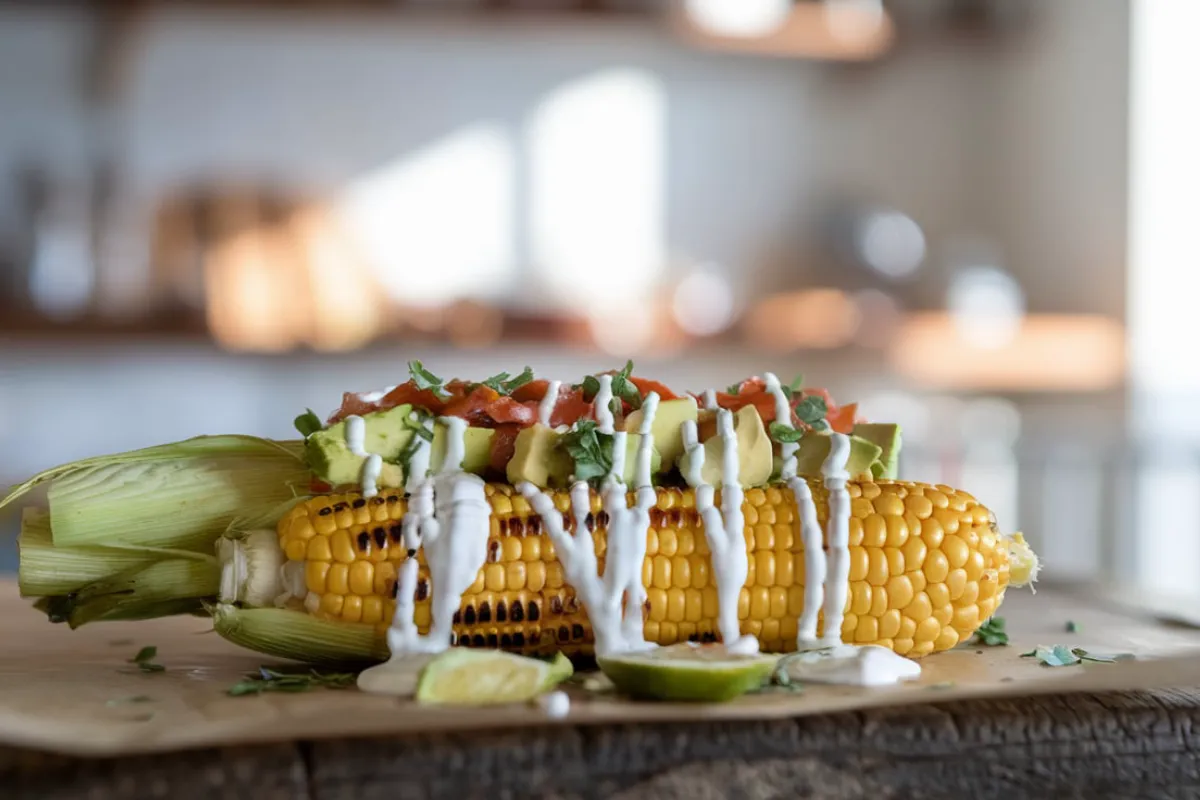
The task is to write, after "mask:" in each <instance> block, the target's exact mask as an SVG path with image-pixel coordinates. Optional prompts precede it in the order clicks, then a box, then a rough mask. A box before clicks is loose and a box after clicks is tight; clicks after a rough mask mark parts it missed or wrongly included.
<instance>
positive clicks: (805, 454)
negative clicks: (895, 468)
mask: <svg viewBox="0 0 1200 800" xmlns="http://www.w3.org/2000/svg"><path fill="white" fill-rule="evenodd" d="M831 447H832V444H831V437H830V435H829V434H827V433H809V434H806V435H805V436H804V438H803V439H801V440H800V449H799V450H797V451H796V472H797V474H800V475H811V476H819V475H820V474H821V467H822V466H823V465H824V464H825V459H827V458H829V451H830V448H831ZM882 452H883V448H881V447H880V446H879V445H877V444H872V443H871V442H868V441H867V440H866V439H863V438H862V437H859V436H851V437H850V457H849V458H848V459H847V461H846V472H848V473H850V477H852V478H854V477H857V476H859V475H864V474H869V473H871V465H872V464H874V463H875V462H877V461H878V460H879V454H880V453H882Z"/></svg>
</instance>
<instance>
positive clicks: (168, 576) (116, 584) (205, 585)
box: [46, 558, 221, 628]
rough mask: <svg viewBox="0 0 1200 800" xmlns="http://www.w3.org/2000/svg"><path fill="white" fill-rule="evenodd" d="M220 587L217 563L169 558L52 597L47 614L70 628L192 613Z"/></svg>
mask: <svg viewBox="0 0 1200 800" xmlns="http://www.w3.org/2000/svg"><path fill="white" fill-rule="evenodd" d="M220 585H221V570H220V568H219V567H218V565H217V563H216V559H215V558H213V559H191V558H169V559H166V560H163V561H156V562H153V563H151V564H148V565H139V566H136V567H133V568H131V569H127V570H124V571H122V572H117V573H114V574H113V575H110V576H108V577H106V578H102V579H100V580H98V581H93V582H91V583H89V584H87V585H85V586H83V587H81V588H79V589H77V590H75V591H73V592H70V593H68V594H66V595H58V596H55V599H54V601H53V602H52V603H51V604H50V605H49V606H48V607H47V609H46V613H47V615H48V616H50V617H51V618H52V619H58V620H61V621H63V622H66V623H67V624H68V625H70V626H71V627H72V628H78V627H79V626H80V625H86V624H87V623H89V622H99V621H100V620H110V621H111V620H117V619H124V620H128V619H150V618H152V617H154V616H163V615H164V613H163V612H164V611H170V612H171V613H173V614H183V613H191V612H193V611H196V610H199V609H201V608H203V600H204V599H205V598H209V597H215V596H216V594H217V591H218V589H219V588H220Z"/></svg>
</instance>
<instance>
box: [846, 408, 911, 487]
mask: <svg viewBox="0 0 1200 800" xmlns="http://www.w3.org/2000/svg"><path fill="white" fill-rule="evenodd" d="M854 435H855V436H858V437H861V438H863V439H866V440H867V441H868V442H871V443H872V444H875V445H878V446H879V447H880V449H881V450H882V452H881V453H880V456H879V463H880V467H879V471H878V472H876V473H875V477H876V478H891V479H895V477H896V475H897V474H898V467H899V464H900V444H901V440H900V426H899V425H896V424H893V423H884V422H868V423H859V424H858V425H855V426H854ZM872 471H873V472H874V465H872Z"/></svg>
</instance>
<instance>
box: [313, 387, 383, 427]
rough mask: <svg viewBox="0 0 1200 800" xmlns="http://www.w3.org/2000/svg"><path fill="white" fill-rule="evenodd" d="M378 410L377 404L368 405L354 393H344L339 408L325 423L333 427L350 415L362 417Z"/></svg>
mask: <svg viewBox="0 0 1200 800" xmlns="http://www.w3.org/2000/svg"><path fill="white" fill-rule="evenodd" d="M378 410H379V404H378V403H368V402H367V401H366V400H363V399H362V397H361V396H360V395H358V394H355V393H354V392H346V393H345V394H343V395H342V405H341V407H340V408H339V409H338V410H337V411H335V412H333V414H331V415H330V417H329V419H328V420H326V423H327V424H329V425H333V424H334V423H337V422H341V421H342V420H343V419H345V418H346V417H349V416H351V415H352V414H357V415H359V416H362V415H363V414H370V413H371V412H372V411H378Z"/></svg>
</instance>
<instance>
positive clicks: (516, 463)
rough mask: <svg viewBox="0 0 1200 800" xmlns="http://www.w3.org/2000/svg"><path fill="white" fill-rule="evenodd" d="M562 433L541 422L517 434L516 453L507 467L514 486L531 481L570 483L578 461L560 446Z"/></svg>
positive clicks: (544, 486) (545, 485) (542, 486)
mask: <svg viewBox="0 0 1200 800" xmlns="http://www.w3.org/2000/svg"><path fill="white" fill-rule="evenodd" d="M561 438H562V436H561V435H560V434H559V433H558V432H557V431H555V430H554V429H553V428H548V427H546V426H545V425H542V424H540V423H538V424H535V425H532V426H530V427H528V428H525V429H524V430H522V431H521V432H520V433H518V434H517V441H516V444H515V449H514V450H513V456H512V458H511V459H509V462H508V467H507V477H508V482H509V483H511V484H512V485H513V486H516V485H517V484H518V483H522V482H525V481H528V482H529V483H532V484H533V485H534V486H537V487H538V488H540V489H548V488H550V487H551V486H554V487H561V486H566V485H567V482H568V481H569V480H570V478H571V468H572V467H573V466H574V463H573V462H572V461H571V456H570V455H569V454H568V453H567V452H566V450H564V449H563V448H561V447H559V446H558V444H559V440H560V439H561Z"/></svg>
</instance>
